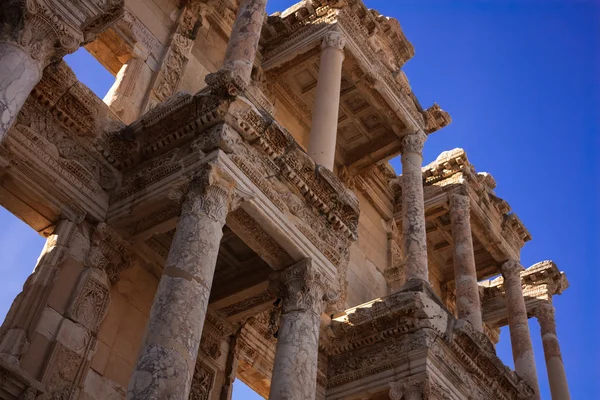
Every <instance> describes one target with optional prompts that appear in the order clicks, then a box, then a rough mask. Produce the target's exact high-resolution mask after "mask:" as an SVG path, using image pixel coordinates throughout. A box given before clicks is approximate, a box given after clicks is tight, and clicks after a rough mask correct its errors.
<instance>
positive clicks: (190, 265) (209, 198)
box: [127, 165, 233, 399]
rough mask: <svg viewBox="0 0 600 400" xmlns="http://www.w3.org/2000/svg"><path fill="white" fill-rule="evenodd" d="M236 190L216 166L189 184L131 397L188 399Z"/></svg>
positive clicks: (141, 353) (133, 381)
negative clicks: (221, 246) (220, 251)
mask: <svg viewBox="0 0 600 400" xmlns="http://www.w3.org/2000/svg"><path fill="white" fill-rule="evenodd" d="M232 189H233V182H232V181H231V179H230V178H228V177H226V176H224V175H222V173H221V172H220V171H219V170H218V169H217V167H216V166H214V165H212V166H210V165H209V166H207V167H206V169H205V170H204V171H203V172H202V173H201V175H200V176H199V177H198V178H196V179H195V180H194V181H192V182H191V183H190V187H189V189H188V193H187V196H186V200H185V201H184V204H183V208H182V212H181V216H180V217H179V221H178V223H177V230H176V233H175V238H174V239H173V244H172V245H171V249H170V250H169V255H168V257H167V262H166V264H165V267H164V270H163V276H162V278H161V280H160V283H159V286H158V290H157V292H156V296H155V298H154V304H153V305H152V310H151V312H150V320H149V322H148V327H147V331H146V338H145V340H144V345H143V346H142V350H141V352H140V355H139V357H138V361H137V364H136V366H135V369H134V371H133V374H132V377H131V380H130V382H129V388H128V392H127V398H128V399H148V398H167V397H168V398H172V399H187V398H188V395H189V392H190V385H191V383H192V378H193V375H194V368H195V365H196V358H197V356H198V348H199V346H200V338H201V334H202V328H203V326H204V319H205V317H206V310H207V307H208V298H209V295H210V288H211V285H212V280H213V275H214V271H215V266H216V262H217V255H218V252H219V243H220V240H221V237H222V236H223V226H224V225H225V218H226V217H227V214H228V212H229V206H230V199H231V194H232Z"/></svg>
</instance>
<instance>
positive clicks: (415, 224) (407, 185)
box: [402, 132, 429, 282]
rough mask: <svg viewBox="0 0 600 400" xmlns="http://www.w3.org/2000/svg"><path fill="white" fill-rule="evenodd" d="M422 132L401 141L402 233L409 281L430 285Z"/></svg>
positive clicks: (424, 137) (423, 138) (423, 140)
mask: <svg viewBox="0 0 600 400" xmlns="http://www.w3.org/2000/svg"><path fill="white" fill-rule="evenodd" d="M426 140H427V135H425V134H424V133H423V132H417V133H415V134H411V135H407V136H405V137H404V138H403V139H402V148H403V149H402V231H403V234H404V242H403V244H404V249H403V250H404V260H405V261H404V270H405V276H406V281H407V282H408V281H409V280H410V279H421V280H423V281H425V282H429V270H428V266H427V233H426V231H425V198H424V196H423V174H422V172H421V165H422V164H423V146H424V144H425V141H426Z"/></svg>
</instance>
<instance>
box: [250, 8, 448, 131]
mask: <svg viewBox="0 0 600 400" xmlns="http://www.w3.org/2000/svg"><path fill="white" fill-rule="evenodd" d="M309 4H310V3H309V2H305V3H302V4H298V5H295V6H293V7H292V8H291V9H289V10H288V11H286V12H284V13H283V14H275V15H273V16H271V17H269V18H268V20H267V29H265V30H264V31H263V32H265V33H264V34H263V38H262V44H263V47H264V52H263V55H264V60H263V68H264V69H265V71H267V70H276V69H277V68H278V67H280V66H281V65H284V64H285V63H287V62H290V61H291V60H292V59H293V58H294V57H296V56H297V55H298V54H301V53H305V52H308V51H310V50H311V49H312V48H314V47H315V46H317V45H319V44H320V43H321V40H322V38H323V37H324V36H325V35H327V32H329V31H331V30H333V29H335V30H337V31H339V32H341V33H342V34H343V36H344V37H345V41H346V45H345V49H346V51H347V52H349V53H351V54H352V55H353V57H354V58H355V59H356V61H357V62H358V65H359V67H360V69H361V70H362V71H363V73H362V74H363V75H365V76H366V80H367V81H368V83H369V86H370V87H371V88H372V89H374V90H375V91H377V92H378V93H379V95H380V96H381V97H382V98H383V99H384V100H385V101H386V102H387V104H388V106H389V107H390V109H391V113H392V114H395V115H396V116H397V117H398V118H400V119H401V120H402V122H403V123H404V125H406V126H407V127H408V132H407V133H414V132H418V131H425V132H426V133H428V134H429V133H432V132H434V131H436V130H438V129H441V128H442V127H444V126H446V125H448V124H449V123H450V122H451V118H450V116H449V114H448V113H446V112H445V111H443V110H441V108H440V107H439V106H438V105H437V104H434V105H433V106H432V107H430V108H429V109H427V110H423V109H422V108H421V106H420V105H419V104H418V101H416V98H415V97H414V94H413V93H412V91H411V90H410V86H409V85H408V80H407V79H406V76H405V75H404V73H403V72H402V70H401V67H402V65H403V64H404V63H405V62H406V61H407V60H408V59H409V58H410V57H412V55H413V54H414V49H413V47H412V45H411V44H410V43H409V42H408V41H407V40H406V38H405V37H404V34H403V33H402V30H401V28H400V25H399V23H398V21H396V20H394V19H392V18H387V17H383V16H381V15H379V13H378V12H377V11H375V10H367V8H366V7H365V6H364V4H363V3H362V1H360V0H353V1H349V2H332V1H322V2H318V3H317V4H314V5H316V6H317V7H314V6H313V4H310V6H309Z"/></svg>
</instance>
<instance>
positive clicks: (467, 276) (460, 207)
mask: <svg viewBox="0 0 600 400" xmlns="http://www.w3.org/2000/svg"><path fill="white" fill-rule="evenodd" d="M470 201H471V200H470V199H469V196H462V195H458V194H455V195H452V196H451V197H450V220H451V224H452V238H453V240H454V248H453V254H454V286H455V288H456V312H457V314H458V318H460V319H464V320H467V321H469V322H470V323H471V324H473V326H474V327H475V329H477V330H478V331H480V332H483V322H482V317H481V302H480V300H479V286H478V285H477V270H476V266H475V253H474V251H473V236H472V233H471V217H470V207H471V206H470Z"/></svg>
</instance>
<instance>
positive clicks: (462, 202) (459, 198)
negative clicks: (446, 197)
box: [450, 194, 471, 213]
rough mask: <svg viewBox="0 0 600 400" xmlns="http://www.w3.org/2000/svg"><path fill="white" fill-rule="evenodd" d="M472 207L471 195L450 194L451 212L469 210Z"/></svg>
mask: <svg viewBox="0 0 600 400" xmlns="http://www.w3.org/2000/svg"><path fill="white" fill-rule="evenodd" d="M470 209H471V199H470V198H469V196H463V195H461V194H452V195H450V212H451V213H454V212H455V211H463V212H469V210H470Z"/></svg>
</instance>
